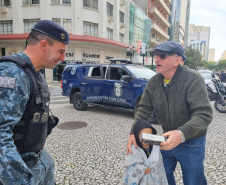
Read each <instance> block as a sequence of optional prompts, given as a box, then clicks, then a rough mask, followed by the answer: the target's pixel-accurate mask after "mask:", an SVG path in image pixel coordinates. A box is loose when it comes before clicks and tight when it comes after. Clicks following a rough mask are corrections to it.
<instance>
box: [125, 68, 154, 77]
mask: <svg viewBox="0 0 226 185" xmlns="http://www.w3.org/2000/svg"><path fill="white" fill-rule="evenodd" d="M126 68H127V69H128V70H129V71H131V72H132V73H133V75H134V76H135V77H136V78H139V79H143V80H149V79H150V78H151V77H153V76H154V75H155V74H156V72H154V71H152V70H151V69H149V68H147V67H143V66H126Z"/></svg>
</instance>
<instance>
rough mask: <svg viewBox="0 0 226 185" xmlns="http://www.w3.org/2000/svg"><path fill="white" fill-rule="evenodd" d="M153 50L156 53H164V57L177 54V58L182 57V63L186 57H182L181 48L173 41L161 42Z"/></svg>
mask: <svg viewBox="0 0 226 185" xmlns="http://www.w3.org/2000/svg"><path fill="white" fill-rule="evenodd" d="M153 49H154V51H155V52H156V53H158V52H159V53H164V54H166V55H173V54H177V55H178V56H181V57H182V59H183V61H184V60H186V57H185V56H184V48H183V46H182V45H181V44H178V43H176V42H174V41H167V42H163V43H161V44H159V45H156V46H154V48H153Z"/></svg>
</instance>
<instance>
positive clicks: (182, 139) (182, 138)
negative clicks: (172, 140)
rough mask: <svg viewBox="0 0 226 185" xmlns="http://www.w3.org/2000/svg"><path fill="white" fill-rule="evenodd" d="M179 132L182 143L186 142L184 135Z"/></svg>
mask: <svg viewBox="0 0 226 185" xmlns="http://www.w3.org/2000/svg"><path fill="white" fill-rule="evenodd" d="M177 131H178V132H179V133H180V136H181V140H180V143H183V142H184V141H185V137H184V133H183V132H182V131H180V130H177Z"/></svg>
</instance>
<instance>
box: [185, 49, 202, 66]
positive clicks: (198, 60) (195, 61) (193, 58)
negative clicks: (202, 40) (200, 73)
mask: <svg viewBox="0 0 226 185" xmlns="http://www.w3.org/2000/svg"><path fill="white" fill-rule="evenodd" d="M185 56H186V57H187V59H186V60H185V62H184V65H186V66H188V67H190V68H192V69H196V68H197V67H202V66H203V65H204V62H203V61H202V55H201V53H200V52H199V51H198V50H195V49H192V46H188V47H187V48H186V50H185Z"/></svg>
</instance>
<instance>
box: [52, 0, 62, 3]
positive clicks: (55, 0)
mask: <svg viewBox="0 0 226 185" xmlns="http://www.w3.org/2000/svg"><path fill="white" fill-rule="evenodd" d="M51 3H52V4H60V0H51Z"/></svg>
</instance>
